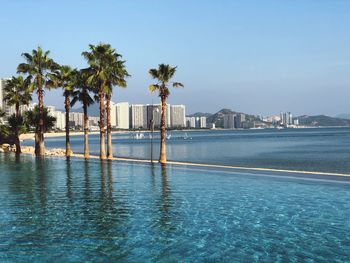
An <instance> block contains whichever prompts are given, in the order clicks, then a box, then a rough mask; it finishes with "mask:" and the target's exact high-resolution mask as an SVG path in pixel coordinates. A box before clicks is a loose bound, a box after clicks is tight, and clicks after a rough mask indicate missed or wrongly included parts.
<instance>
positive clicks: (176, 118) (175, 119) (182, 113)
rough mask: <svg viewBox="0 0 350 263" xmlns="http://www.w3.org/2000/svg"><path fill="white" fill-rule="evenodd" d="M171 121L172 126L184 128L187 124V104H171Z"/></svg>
mask: <svg viewBox="0 0 350 263" xmlns="http://www.w3.org/2000/svg"><path fill="white" fill-rule="evenodd" d="M170 123H171V127H172V128H183V127H185V125H186V108H185V105H171V106H170Z"/></svg>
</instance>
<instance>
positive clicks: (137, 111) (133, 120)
mask: <svg viewBox="0 0 350 263" xmlns="http://www.w3.org/2000/svg"><path fill="white" fill-rule="evenodd" d="M148 125H149V124H148V123H147V106H146V105H143V104H131V106H130V126H131V128H133V129H139V128H142V129H146V128H147V126H148Z"/></svg>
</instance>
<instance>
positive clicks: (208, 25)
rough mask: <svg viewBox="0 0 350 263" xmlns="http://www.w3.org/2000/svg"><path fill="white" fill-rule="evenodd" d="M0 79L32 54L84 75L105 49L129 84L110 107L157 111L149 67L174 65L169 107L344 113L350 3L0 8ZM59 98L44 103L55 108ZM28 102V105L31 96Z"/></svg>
mask: <svg viewBox="0 0 350 263" xmlns="http://www.w3.org/2000/svg"><path fill="white" fill-rule="evenodd" d="M0 3H1V6H2V8H3V10H6V12H5V11H3V12H2V16H1V17H0V23H1V24H2V25H4V26H2V27H1V28H0V33H1V35H2V38H3V41H2V42H1V47H2V48H1V49H0V77H1V78H4V77H9V76H12V75H14V74H16V67H17V65H18V64H19V63H21V62H23V58H22V57H21V53H23V52H31V50H32V49H34V48H36V47H37V46H38V45H40V46H41V47H42V48H43V49H44V50H50V51H51V53H50V57H51V58H53V59H54V60H55V61H57V62H58V63H60V64H68V65H71V66H72V67H78V68H82V67H86V62H85V61H84V59H83V58H82V57H81V52H83V51H85V50H87V49H88V45H89V44H97V43H99V42H104V43H110V44H111V45H112V47H113V48H115V49H116V50H117V52H118V53H120V54H122V55H123V59H124V60H126V61H127V62H126V66H127V69H128V71H129V73H130V74H131V75H132V77H131V78H129V79H128V88H127V89H120V88H116V89H115V91H114V95H113V101H115V102H118V101H128V102H130V103H144V104H147V103H152V100H153V102H157V100H158V97H157V96H156V95H152V94H150V93H149V91H148V88H147V87H148V85H149V84H151V83H152V79H151V78H150V77H149V75H148V70H149V69H150V68H154V67H157V65H158V64H160V63H167V64H171V65H174V66H175V65H176V66H178V71H177V73H176V75H175V78H174V80H175V81H180V82H182V83H184V84H185V88H184V89H177V90H174V91H172V93H171V95H170V98H169V103H172V104H185V105H186V107H187V113H189V114H190V113H195V112H209V113H215V112H217V111H218V110H220V109H222V108H230V109H233V110H235V111H240V112H245V113H250V114H262V115H272V114H279V113H280V112H281V111H290V112H292V113H293V115H303V114H307V115H316V114H325V115H330V116H336V115H338V114H343V113H350V110H349V109H348V101H347V97H348V96H349V95H350V89H349V87H350V77H349V72H350V47H349V43H350V41H349V40H350V35H349V33H348V28H349V26H350V16H349V15H348V14H349V11H350V2H348V1H341V0H335V1H330V0H329V1H326V0H325V1H307V2H305V1H298V2H297V1H291V0H290V1H283V2H281V1H277V0H274V1H272V0H270V1H263V2H262V1H257V0H256V1H228V0H227V1H216V2H212V1H191V2H189V1H166V2H165V1H152V4H150V2H149V1H141V0H136V1H100V2H94V1H74V2H73V1H72V2H70V1H59V2H51V1H24V0H21V1H5V0H4V1H1V0H0ZM61 93H62V92H61V90H57V91H47V92H46V96H45V103H46V104H51V105H54V106H56V107H57V108H63V97H62V96H59V100H57V98H58V96H57V95H61ZM34 97H35V96H34Z"/></svg>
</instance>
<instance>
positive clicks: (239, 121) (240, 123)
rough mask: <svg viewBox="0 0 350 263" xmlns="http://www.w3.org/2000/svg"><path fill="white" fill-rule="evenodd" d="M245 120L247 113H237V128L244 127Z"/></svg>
mask: <svg viewBox="0 0 350 263" xmlns="http://www.w3.org/2000/svg"><path fill="white" fill-rule="evenodd" d="M244 122H245V115H244V114H242V113H239V114H236V116H235V124H234V125H235V128H243V124H244Z"/></svg>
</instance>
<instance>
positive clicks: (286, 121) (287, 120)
mask: <svg viewBox="0 0 350 263" xmlns="http://www.w3.org/2000/svg"><path fill="white" fill-rule="evenodd" d="M292 124H293V115H292V114H291V113H290V112H281V125H283V126H288V125H292Z"/></svg>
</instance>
